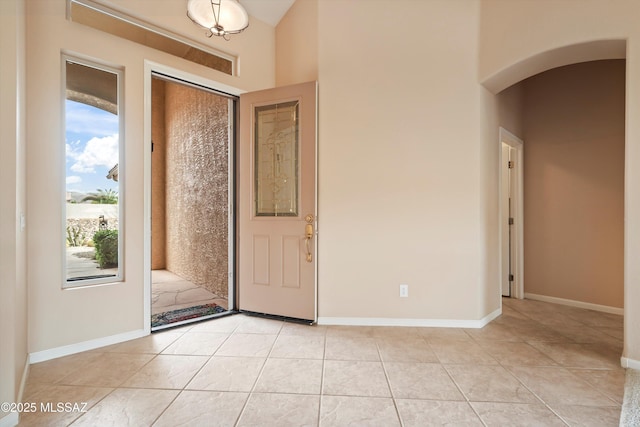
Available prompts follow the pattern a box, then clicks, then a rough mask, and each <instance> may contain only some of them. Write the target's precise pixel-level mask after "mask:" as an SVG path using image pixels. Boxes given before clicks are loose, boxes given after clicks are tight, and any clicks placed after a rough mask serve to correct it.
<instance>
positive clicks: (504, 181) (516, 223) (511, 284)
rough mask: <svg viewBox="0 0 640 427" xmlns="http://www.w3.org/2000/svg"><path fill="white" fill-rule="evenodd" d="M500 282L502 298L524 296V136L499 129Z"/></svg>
mask: <svg viewBox="0 0 640 427" xmlns="http://www.w3.org/2000/svg"><path fill="white" fill-rule="evenodd" d="M499 138H500V141H499V143H500V235H501V239H500V260H501V269H500V282H501V289H502V296H503V297H514V298H523V297H524V258H523V252H524V250H523V248H524V219H523V210H524V190H523V189H524V185H523V170H522V165H523V148H524V144H523V141H522V139H520V138H518V137H517V136H515V135H514V134H512V133H511V132H509V131H507V130H506V129H504V128H500V131H499Z"/></svg>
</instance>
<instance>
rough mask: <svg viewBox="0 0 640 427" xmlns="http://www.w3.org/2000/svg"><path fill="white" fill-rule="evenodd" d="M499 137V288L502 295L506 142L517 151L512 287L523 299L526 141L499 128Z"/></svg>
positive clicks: (516, 294) (505, 219) (513, 293)
mask: <svg viewBox="0 0 640 427" xmlns="http://www.w3.org/2000/svg"><path fill="white" fill-rule="evenodd" d="M498 133H499V137H498V156H499V160H500V161H499V164H500V176H499V179H498V203H499V206H498V219H499V224H500V226H499V227H498V241H499V242H500V256H499V257H498V263H499V271H500V274H499V277H500V283H499V289H500V295H502V289H503V287H502V285H503V280H504V277H503V276H504V275H503V274H502V268H503V265H502V251H503V248H502V224H503V222H504V221H508V218H503V215H502V208H501V206H502V200H503V197H505V196H506V195H503V194H502V178H503V174H504V172H503V168H502V164H503V158H502V144H503V143H505V144H507V145H509V146H510V147H512V148H514V149H515V150H516V153H517V156H516V157H517V158H516V161H515V165H516V166H515V168H514V171H515V174H516V176H515V200H514V201H513V202H514V203H513V204H512V206H513V209H514V210H513V218H514V225H513V227H514V229H513V230H514V232H515V236H514V246H515V252H516V255H515V257H514V258H515V260H514V261H515V266H514V269H513V270H514V287H513V288H512V295H511V297H512V298H518V299H522V298H524V173H523V169H524V168H523V158H524V142H523V141H522V139H520V138H518V137H517V136H515V135H514V134H513V133H511V132H509V131H508V130H506V129H504V128H503V127H500V128H499V132H498Z"/></svg>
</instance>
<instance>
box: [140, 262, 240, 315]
mask: <svg viewBox="0 0 640 427" xmlns="http://www.w3.org/2000/svg"><path fill="white" fill-rule="evenodd" d="M210 303H215V304H218V305H219V306H221V307H224V308H225V309H226V308H227V307H228V301H227V298H226V297H225V296H220V295H216V294H214V293H212V292H210V291H208V290H207V289H205V288H203V287H200V286H198V285H196V284H194V283H193V282H190V281H189V280H186V279H184V278H182V277H180V276H178V275H177V274H175V273H172V272H170V271H167V270H153V271H152V272H151V314H157V313H163V312H165V311H171V310H178V309H181V308H187V307H193V306H196V305H201V304H210Z"/></svg>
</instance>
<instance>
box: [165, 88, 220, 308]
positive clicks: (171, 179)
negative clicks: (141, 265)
mask: <svg viewBox="0 0 640 427" xmlns="http://www.w3.org/2000/svg"><path fill="white" fill-rule="evenodd" d="M228 109H229V101H228V100H227V99H226V98H223V97H220V96H217V95H214V94H211V93H208V92H204V91H201V90H197V89H193V88H190V87H186V86H183V85H178V84H175V83H168V82H167V83H166V86H165V132H166V177H165V179H166V192H165V197H166V211H165V215H166V268H167V269H168V270H169V271H171V272H173V273H175V274H178V275H180V276H182V277H184V278H185V279H188V280H190V281H192V282H193V283H195V284H197V285H199V286H202V287H204V288H206V289H208V290H210V291H211V292H214V293H216V294H218V295H220V296H225V297H226V296H227V289H228V288H227V286H228V274H227V273H228V254H227V253H228V187H229V185H228V142H229V124H228V120H229V119H228V117H229V111H228Z"/></svg>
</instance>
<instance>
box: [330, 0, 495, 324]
mask: <svg viewBox="0 0 640 427" xmlns="http://www.w3.org/2000/svg"><path fill="white" fill-rule="evenodd" d="M374 3H375V5H372V2H371V1H349V2H344V1H332V0H326V1H325V0H323V1H320V2H318V16H319V19H318V31H319V37H318V39H319V53H318V57H319V59H318V64H319V91H320V92H319V100H320V101H319V102H320V110H319V135H320V136H319V216H318V218H319V238H318V241H319V256H318V263H319V280H320V282H319V315H320V316H321V318H322V317H334V318H335V317H338V318H343V317H344V318H399V319H403V318H404V319H461V320H463V319H465V320H477V319H481V318H483V317H484V316H486V315H487V314H489V313H491V312H493V311H494V310H497V309H498V308H499V306H500V300H499V297H498V295H499V290H498V288H497V277H498V272H497V257H496V251H497V206H498V204H497V195H496V193H497V188H498V186H497V175H496V173H497V166H496V165H497V159H493V158H494V157H496V155H497V152H498V151H497V139H498V138H497V133H495V139H491V138H493V136H494V135H493V133H492V132H490V131H488V130H486V129H485V128H484V127H483V124H482V122H483V115H484V114H485V111H486V112H487V114H492V117H494V118H495V114H497V113H496V111H497V109H494V107H496V106H495V105H494V104H493V102H494V100H493V96H492V95H489V94H488V93H486V91H485V89H484V88H482V87H481V86H480V85H479V84H478V83H477V73H476V69H477V68H476V67H477V55H478V51H477V33H478V22H479V21H478V19H479V3H477V2H475V1H455V2H452V1H448V0H433V1H428V2H419V1H413V0H404V1H394V3H393V4H394V7H393V8H391V9H390V8H388V7H383V6H384V5H385V3H384V2H374ZM336 10H339V11H340V13H336ZM387 28H391V29H392V30H390V31H385V29H387ZM489 109H491V111H489ZM495 120H496V124H497V118H496V119H495ZM485 130H486V131H485ZM495 132H497V128H496V130H495ZM479 159H482V160H480V161H479ZM484 159H491V161H490V162H489V161H488V162H487V163H484V162H483V160H484ZM493 166H496V167H493ZM494 170H495V171H494ZM494 181H495V185H493V182H494ZM485 183H486V184H488V186H485ZM487 200H488V201H487ZM480 201H482V202H480ZM401 283H404V284H408V285H409V295H410V296H409V298H406V299H404V298H402V299H401V298H399V297H398V286H399V285H400V284H401Z"/></svg>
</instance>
